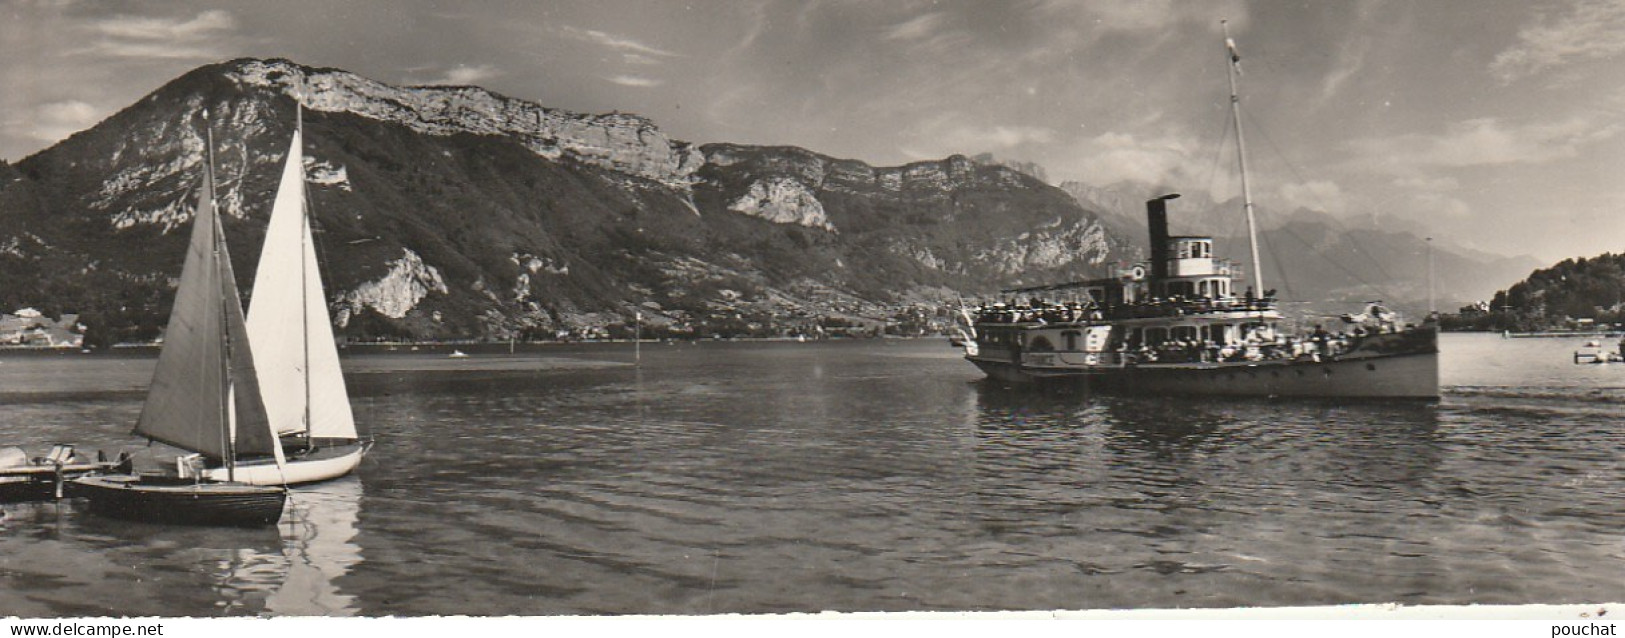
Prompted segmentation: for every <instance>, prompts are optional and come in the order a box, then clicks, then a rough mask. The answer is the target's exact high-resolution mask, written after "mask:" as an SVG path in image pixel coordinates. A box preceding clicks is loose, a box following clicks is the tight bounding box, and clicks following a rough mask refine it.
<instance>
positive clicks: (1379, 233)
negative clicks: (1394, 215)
mask: <svg viewBox="0 0 1625 638" xmlns="http://www.w3.org/2000/svg"><path fill="white" fill-rule="evenodd" d="M1061 189H1062V190H1065V191H1066V192H1067V193H1068V194H1070V195H1072V197H1073V198H1074V199H1076V200H1077V201H1078V203H1079V205H1080V206H1082V207H1084V208H1085V209H1087V210H1089V211H1091V212H1094V213H1095V214H1096V215H1097V216H1098V218H1099V219H1100V222H1101V224H1102V225H1104V226H1105V227H1106V228H1107V229H1108V230H1109V231H1110V232H1112V233H1113V234H1115V235H1117V236H1121V237H1131V238H1136V239H1137V240H1138V242H1139V243H1143V242H1144V241H1145V240H1144V239H1141V238H1144V237H1145V236H1146V225H1145V203H1144V202H1145V200H1147V199H1150V198H1152V197H1156V196H1159V195H1162V194H1164V193H1168V192H1177V190H1176V189H1171V188H1166V187H1160V188H1159V187H1154V186H1152V185H1149V184H1144V183H1138V182H1122V183H1118V184H1113V185H1111V186H1108V187H1094V186H1090V185H1087V184H1082V183H1079V182H1066V183H1063V184H1061ZM1254 207H1255V210H1256V211H1257V213H1258V214H1257V218H1258V223H1259V252H1260V261H1261V262H1262V266H1263V269H1264V282H1265V284H1264V285H1265V286H1266V287H1270V288H1275V289H1277V290H1278V292H1279V293H1280V294H1281V295H1282V298H1283V299H1288V300H1295V301H1304V302H1311V303H1313V304H1316V305H1317V306H1320V307H1321V309H1322V310H1325V311H1328V312H1330V311H1332V310H1333V309H1335V308H1336V307H1338V306H1346V305H1347V304H1348V303H1350V302H1359V301H1367V300H1373V299H1383V300H1385V301H1386V302H1388V303H1389V304H1392V305H1397V306H1401V307H1402V309H1404V310H1405V311H1407V312H1408V313H1409V314H1411V315H1412V316H1421V315H1422V314H1423V313H1425V311H1426V310H1427V301H1428V281H1427V272H1428V250H1429V246H1428V241H1427V240H1426V238H1425V237H1424V236H1423V235H1422V234H1421V233H1423V232H1425V231H1423V230H1421V226H1420V225H1419V224H1416V223H1414V222H1409V221H1405V220H1393V219H1389V218H1383V219H1381V220H1378V221H1379V222H1381V223H1380V225H1379V224H1371V223H1361V222H1365V220H1359V221H1358V222H1351V221H1350V220H1345V219H1341V218H1338V217H1334V216H1332V215H1329V214H1326V213H1322V212H1316V211H1311V210H1308V209H1303V208H1299V209H1297V210H1294V211H1292V212H1291V213H1290V214H1285V215H1283V214H1280V213H1279V212H1277V211H1272V210H1271V209H1270V208H1269V207H1268V206H1265V205H1261V204H1255V205H1254ZM1241 211H1242V203H1241V200H1240V199H1239V198H1236V199H1231V200H1227V201H1223V202H1218V201H1214V200H1213V199H1212V198H1211V197H1209V196H1207V195H1206V194H1205V193H1186V194H1183V195H1182V196H1181V197H1180V199H1178V200H1175V201H1174V202H1172V203H1170V205H1169V226H1170V230H1171V231H1172V232H1173V233H1174V234H1193V235H1212V236H1214V237H1215V242H1214V243H1215V246H1214V250H1215V252H1217V253H1218V254H1220V255H1224V256H1227V257H1228V258H1230V259H1231V260H1233V261H1236V262H1238V263H1241V264H1243V265H1247V264H1248V262H1249V261H1251V258H1250V256H1249V255H1250V248H1249V245H1248V240H1247V229H1246V220H1245V216H1244V215H1243V214H1242V212H1241ZM1432 250H1433V269H1434V284H1433V288H1434V296H1435V299H1436V307H1439V308H1450V307H1455V306H1456V305H1458V304H1463V303H1468V302H1471V301H1475V300H1480V299H1486V298H1488V297H1489V296H1490V295H1491V294H1492V293H1494V291H1495V290H1496V289H1497V288H1499V287H1502V286H1505V285H1506V282H1510V281H1516V280H1517V279H1518V278H1519V277H1521V276H1523V275H1524V274H1526V273H1528V272H1529V271H1530V270H1532V269H1534V268H1536V267H1538V265H1539V262H1537V261H1535V259H1534V258H1532V257H1528V256H1518V257H1503V256H1498V255H1491V254H1487V253H1483V252H1479V251H1474V250H1471V249H1467V248H1463V247H1460V246H1456V245H1453V244H1450V243H1448V242H1446V241H1434V242H1433V246H1432ZM1338 312H1343V311H1338Z"/></svg>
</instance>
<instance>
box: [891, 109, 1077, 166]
mask: <svg viewBox="0 0 1625 638" xmlns="http://www.w3.org/2000/svg"><path fill="white" fill-rule="evenodd" d="M907 137H909V138H912V139H916V140H920V141H921V142H922V143H920V144H916V145H914V147H913V148H904V149H901V150H902V152H903V154H905V155H907V156H909V157H912V158H914V159H935V158H939V157H943V156H945V155H952V154H955V153H959V154H966V155H969V154H974V153H982V152H990V151H1000V150H1006V149H1011V148H1015V147H1017V146H1021V145H1023V144H1048V143H1050V142H1052V141H1054V139H1055V131H1053V130H1050V129H1048V128H1044V127H1041V126H1023V125H1007V124H995V125H982V124H973V123H966V122H962V121H958V119H957V118H956V117H954V116H941V117H937V118H934V119H931V120H928V121H926V122H924V123H922V124H921V125H919V126H917V127H914V128H913V130H911V131H909V132H908V134H907Z"/></svg>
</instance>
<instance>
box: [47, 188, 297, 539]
mask: <svg viewBox="0 0 1625 638" xmlns="http://www.w3.org/2000/svg"><path fill="white" fill-rule="evenodd" d="M245 324H246V321H245V319H244V317H243V307H242V301H241V298H240V297H239V296H238V294H237V281H236V279H235V277H234V275H233V273H232V268H231V258H230V256H229V255H228V254H227V252H226V241H225V234H224V233H223V232H222V230H221V227H220V216H219V213H218V212H217V211H216V210H215V205H214V170H213V167H212V166H205V168H204V174H203V187H202V189H201V192H200V194H199V196H198V205H197V209H196V215H194V219H193V222H192V235H191V238H190V242H189V244H188V247H187V251H186V262H185V265H184V266H182V268H181V280H180V286H179V287H178V288H177V289H176V291H175V305H174V307H173V308H172V309H171V311H170V315H169V327H168V328H167V329H166V331H165V333H164V347H163V349H162V350H160V351H159V353H158V365H157V367H156V368H155V369H154V370H153V375H152V385H151V387H150V388H149V389H148V391H147V400H146V404H145V405H144V406H143V407H142V409H141V417H140V419H139V420H138V421H137V423H136V426H135V433H136V434H139V435H142V436H145V437H147V438H148V439H151V440H153V441H159V442H162V443H166V444H169V445H172V446H175V447H177V448H181V449H183V450H187V451H189V452H192V453H193V454H192V455H191V456H189V457H184V458H183V464H184V465H186V466H191V465H213V466H217V467H219V468H220V469H221V470H222V473H221V475H222V476H223V477H224V480H213V479H212V478H210V476H200V475H198V473H197V472H184V471H177V472H176V473H174V474H170V475H163V476H160V475H149V474H123V475H103V476H88V477H84V478H79V479H76V480H74V482H73V493H74V495H76V496H82V497H85V498H87V499H89V501H90V510H91V512H93V513H97V514H103V515H107V516H112V517H115V518H123V519H131V520H140V521H151V522H166V523H191V524H217V525H271V524H274V523H276V521H277V520H278V519H279V518H281V517H282V506H283V503H284V502H285V501H286V500H287V490H286V489H285V488H281V487H267V486H258V485H249V484H247V483H242V482H237V481H236V480H235V479H236V477H237V468H238V467H239V466H240V465H244V464H250V463H261V462H263V463H264V464H266V465H267V466H269V467H272V468H276V467H280V466H281V465H282V460H283V459H282V448H281V446H280V445H279V444H278V441H277V437H276V434H275V432H273V431H272V429H271V421H270V419H269V418H268V416H267V413H266V405H265V399H264V398H263V397H262V396H261V394H260V385H259V380H258V378H257V375H256V373H255V369H254V353H253V351H252V348H251V347H249V341H248V331H247V328H246V325H245ZM211 476H212V474H211Z"/></svg>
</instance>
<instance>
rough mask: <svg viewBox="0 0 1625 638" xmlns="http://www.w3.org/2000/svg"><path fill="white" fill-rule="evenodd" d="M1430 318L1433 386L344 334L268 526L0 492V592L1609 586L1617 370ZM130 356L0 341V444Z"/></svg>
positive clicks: (469, 596) (1523, 595) (754, 598)
mask: <svg viewBox="0 0 1625 638" xmlns="http://www.w3.org/2000/svg"><path fill="white" fill-rule="evenodd" d="M1579 345H1580V343H1579V342H1578V341H1574V340H1557V339H1501V338H1499V337H1498V336H1493V335H1445V337H1444V339H1443V344H1442V346H1443V358H1442V363H1441V367H1442V372H1441V376H1442V380H1443V383H1444V385H1445V397H1444V398H1443V399H1442V400H1441V401H1439V402H1437V403H1370V402H1367V403H1339V402H1331V401H1286V400H1236V399H1230V400H1208V399H1168V398H1111V397H1089V396H1081V395H1071V396H1057V395H1033V394H1025V393H1011V392H1008V391H1002V390H999V389H997V388H994V387H989V386H988V385H986V384H983V383H980V382H979V379H980V378H981V375H980V373H978V372H977V371H976V370H975V368H974V367H973V366H971V365H970V364H969V363H966V362H965V361H963V360H962V359H960V358H959V357H958V355H957V354H956V353H955V352H954V351H952V350H951V349H950V348H949V347H948V346H947V344H946V343H944V342H943V341H941V340H922V341H892V340H884V341H879V340H877V341H864V342H846V343H702V344H682V345H644V346H643V347H642V348H641V362H642V364H641V365H638V366H634V365H632V362H633V355H634V353H633V350H632V348H631V346H629V345H599V346H578V347H562V346H560V347H543V348H536V349H533V350H531V351H528V352H527V351H523V350H522V351H521V352H520V353H519V354H515V355H509V354H507V349H506V348H505V347H504V348H502V349H501V352H495V351H493V352H490V353H481V352H476V353H475V354H474V356H472V357H469V358H466V359H450V358H447V357H446V356H445V354H444V351H439V352H435V351H427V350H425V351H419V352H411V351H409V350H406V351H403V352H396V353H388V354H362V355H354V356H349V357H347V358H346V360H345V362H344V365H345V370H346V377H347V380H348V382H349V384H350V386H351V392H352V394H353V396H354V403H355V409H356V414H357V421H358V422H360V423H361V424H362V427H363V429H365V430H368V431H370V433H371V434H372V435H373V436H375V437H376V438H377V446H376V447H375V448H374V450H373V452H372V453H371V454H370V455H369V456H368V457H367V459H366V461H365V462H364V463H363V465H362V466H361V469H360V471H359V473H358V475H357V476H354V477H350V478H347V479H343V480H340V481H335V482H332V483H328V484H323V485H317V486H312V487H307V488H299V489H296V490H295V491H294V492H293V496H292V498H291V499H290V500H291V504H290V506H289V507H290V510H289V511H288V512H287V514H285V515H284V517H283V522H282V524H281V525H280V526H279V527H278V528H276V529H264V530H239V529H203V528H185V527H170V526H158V525H140V524H129V523H123V522H112V521H108V520H104V519H100V518H97V517H95V516H92V515H91V514H89V513H88V512H87V511H86V510H85V508H84V506H83V504H82V503H78V502H75V501H67V502H63V503H60V504H19V505H5V506H3V507H4V512H5V516H4V518H0V615H21V616H45V617H50V616H97V615H164V616H216V615H328V616H339V615H362V616H384V615H403V616H415V615H437V614H471V615H509V614H522V615H545V614H628V613H650V614H710V613H732V612H741V613H766V612H813V611H820V610H843V611H915V610H1020V609H1057V608H1061V609H1100V608H1189V607H1237V606H1247V607H1253V606H1285V605H1323V604H1343V603H1378V602H1398V603H1403V604H1474V603H1479V604H1514V603H1537V602H1545V603H1590V602H1604V601H1618V600H1621V599H1625V534H1622V530H1625V462H1622V442H1625V424H1622V423H1621V419H1620V416H1621V414H1622V413H1625V365H1598V366H1577V365H1573V364H1572V363H1571V362H1570V353H1571V352H1572V351H1573V350H1574V349H1575V348H1577V347H1578V346H1579ZM152 364H153V359H151V358H144V357H136V356H125V357H118V356H104V355H95V356H81V355H43V356H41V355H28V356H22V355H3V356H0V427H3V428H4V432H5V436H4V439H5V440H4V441H0V442H3V443H6V444H16V445H23V446H24V447H26V448H28V449H29V451H30V452H32V453H36V454H37V453H40V452H42V451H43V449H44V448H45V447H46V446H48V445H49V444H50V443H52V442H56V441H69V442H75V443H77V444H78V445H79V447H80V449H81V450H89V451H94V450H96V449H105V450H108V451H109V452H113V451H116V450H118V449H121V448H129V449H133V450H136V451H138V452H139V453H140V455H141V458H142V459H143V460H145V461H151V462H157V461H158V460H160V459H163V458H166V455H168V454H170V453H171V452H172V451H165V450H163V449H161V446H160V447H154V448H147V447H145V446H143V445H142V444H141V442H139V441H138V440H135V439H133V438H132V437H131V436H130V435H129V429H130V427H131V425H132V424H133V423H134V421H135V418H136V416H137V414H138V413H139V411H140V408H141V401H142V398H143V393H144V391H145V386H146V384H147V381H148V375H150V373H151V369H152Z"/></svg>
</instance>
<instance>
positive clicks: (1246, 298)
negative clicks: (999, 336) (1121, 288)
mask: <svg viewBox="0 0 1625 638" xmlns="http://www.w3.org/2000/svg"><path fill="white" fill-rule="evenodd" d="M1274 307H1275V291H1274V290H1266V291H1264V296H1263V297H1256V296H1254V295H1253V294H1252V289H1251V288H1248V289H1247V294H1246V295H1243V296H1242V297H1240V298H1236V297H1228V298H1223V299H1213V298H1210V297H1198V298H1195V299H1187V298H1185V297H1182V296H1176V297H1171V298H1168V299H1160V298H1153V299H1151V300H1150V301H1146V302H1141V303H1133V304H1121V305H1115V306H1114V305H1112V304H1110V303H1096V302H1093V301H1082V302H1079V301H1070V302H1065V303H1061V302H1053V301H1048V300H1045V299H1039V298H1037V297H1034V298H1033V299H1031V300H1029V301H1028V302H1026V303H1021V302H1018V301H1014V300H1012V301H1008V302H998V303H993V304H983V305H982V306H980V307H978V308H977V309H976V321H978V322H982V323H1045V324H1049V323H1077V322H1081V321H1100V320H1103V319H1130V318H1144V317H1168V316H1175V317H1177V316H1183V315H1193V314H1203V313H1209V312H1235V311H1239V310H1244V311H1248V312H1262V311H1265V310H1270V309H1273V308H1274Z"/></svg>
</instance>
